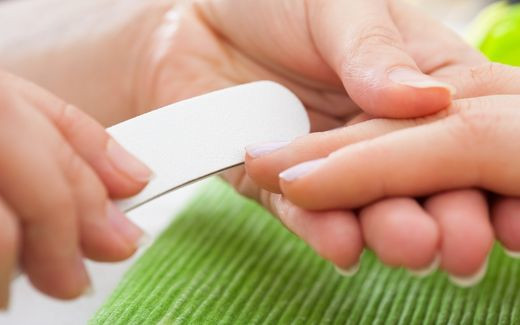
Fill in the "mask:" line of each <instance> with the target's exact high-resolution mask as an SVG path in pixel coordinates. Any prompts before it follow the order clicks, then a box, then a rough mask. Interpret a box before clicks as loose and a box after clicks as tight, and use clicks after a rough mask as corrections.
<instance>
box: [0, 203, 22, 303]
mask: <svg viewBox="0 0 520 325" xmlns="http://www.w3.org/2000/svg"><path fill="white" fill-rule="evenodd" d="M0 225H1V227H0V309H4V310H5V309H7V306H8V304H9V284H10V282H11V279H12V277H13V276H14V272H15V268H16V264H17V259H18V240H19V239H18V237H19V233H18V224H17V222H16V219H15V216H14V215H13V213H12V211H11V210H10V209H9V208H8V207H7V205H6V204H5V202H3V200H2V199H1V198H0Z"/></svg>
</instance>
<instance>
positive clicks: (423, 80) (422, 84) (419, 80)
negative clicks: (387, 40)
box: [388, 68, 457, 96]
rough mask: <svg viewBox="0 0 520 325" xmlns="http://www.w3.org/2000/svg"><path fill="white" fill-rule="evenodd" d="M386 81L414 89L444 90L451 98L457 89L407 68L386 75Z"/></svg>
mask: <svg viewBox="0 0 520 325" xmlns="http://www.w3.org/2000/svg"><path fill="white" fill-rule="evenodd" d="M388 79H390V80H391V81H393V82H395V83H397V84H400V85H405V86H409V87H414V88H421V89H426V88H444V89H446V90H448V91H449V92H450V94H451V95H452V96H453V95H455V94H456V92H457V89H456V88H455V87H454V86H453V85H450V84H449V83H446V82H442V81H439V80H436V79H434V78H432V77H430V76H428V75H425V74H422V73H420V72H419V71H416V70H413V69H409V68H398V69H395V70H392V71H390V73H388Z"/></svg>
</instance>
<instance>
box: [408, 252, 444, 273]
mask: <svg viewBox="0 0 520 325" xmlns="http://www.w3.org/2000/svg"><path fill="white" fill-rule="evenodd" d="M439 264H440V256H438V255H437V256H436V257H435V259H434V260H433V261H432V263H431V264H430V265H428V266H427V267H425V268H423V269H418V270H411V269H409V270H407V271H408V273H410V274H411V275H412V276H415V277H417V278H424V277H427V276H429V275H431V274H432V273H434V272H435V271H437V269H438V268H439Z"/></svg>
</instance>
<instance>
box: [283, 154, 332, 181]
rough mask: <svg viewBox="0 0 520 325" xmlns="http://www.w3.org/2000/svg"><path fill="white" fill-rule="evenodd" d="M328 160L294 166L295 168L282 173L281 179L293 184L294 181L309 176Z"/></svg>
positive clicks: (311, 161) (321, 159)
mask: <svg viewBox="0 0 520 325" xmlns="http://www.w3.org/2000/svg"><path fill="white" fill-rule="evenodd" d="M326 160H327V158H320V159H316V160H310V161H306V162H303V163H301V164H298V165H296V166H293V167H291V168H289V169H287V170H285V171H283V172H281V173H280V175H279V176H280V178H281V179H283V180H285V181H287V182H292V181H294V180H296V179H298V178H301V177H303V176H305V175H307V174H309V173H310V172H312V171H314V170H316V169H317V168H319V167H320V166H321V165H323V163H325V161H326Z"/></svg>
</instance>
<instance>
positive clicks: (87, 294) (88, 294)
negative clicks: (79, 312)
mask: <svg viewBox="0 0 520 325" xmlns="http://www.w3.org/2000/svg"><path fill="white" fill-rule="evenodd" d="M94 294H95V291H94V288H93V287H92V285H88V286H87V287H86V288H85V290H83V293H82V294H81V295H82V296H84V297H92V296H94Z"/></svg>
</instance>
